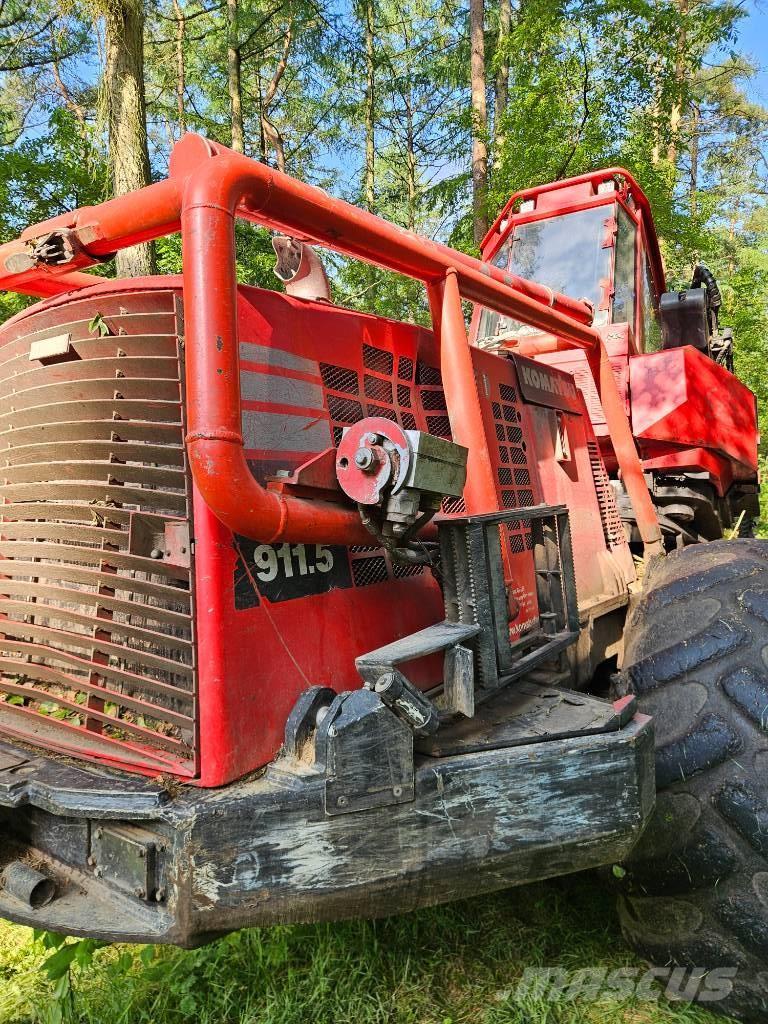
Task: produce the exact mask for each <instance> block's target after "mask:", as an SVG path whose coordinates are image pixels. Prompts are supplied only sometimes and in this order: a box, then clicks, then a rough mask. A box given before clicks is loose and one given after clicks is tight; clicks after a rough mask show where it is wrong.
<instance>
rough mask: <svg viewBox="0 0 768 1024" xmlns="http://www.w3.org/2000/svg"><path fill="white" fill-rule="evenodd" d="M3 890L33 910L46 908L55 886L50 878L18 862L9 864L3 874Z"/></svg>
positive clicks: (53, 893) (53, 894)
mask: <svg viewBox="0 0 768 1024" xmlns="http://www.w3.org/2000/svg"><path fill="white" fill-rule="evenodd" d="M3 888H4V889H5V891H6V892H7V893H8V894H9V895H11V896H13V897H14V899H17V900H19V901H20V902H21V903H26V905H27V906H28V907H31V908H32V909H33V910H39V909H40V908H41V907H47V906H48V904H49V903H50V902H51V900H52V899H53V897H54V896H55V895H56V886H55V885H54V883H53V882H52V881H51V880H50V878H46V877H45V875H41V874H40V872H39V871H35V869H34V868H31V867H30V866H29V864H23V863H22V862H21V861H20V860H16V861H14V862H13V863H12V864H9V865H8V867H7V868H6V869H5V871H4V872H3Z"/></svg>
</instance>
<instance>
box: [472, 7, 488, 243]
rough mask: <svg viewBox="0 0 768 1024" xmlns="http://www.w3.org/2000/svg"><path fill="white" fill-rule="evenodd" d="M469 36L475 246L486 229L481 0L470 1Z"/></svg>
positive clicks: (486, 182)
mask: <svg viewBox="0 0 768 1024" xmlns="http://www.w3.org/2000/svg"><path fill="white" fill-rule="evenodd" d="M469 38H470V44H471V47H472V49H471V57H470V78H471V86H472V222H473V235H474V239H475V245H477V246H479V245H480V242H481V241H482V239H483V237H484V236H485V233H486V232H487V230H488V220H487V216H486V194H487V190H488V146H487V144H486V141H485V140H486V135H487V130H488V114H487V110H486V102H485V10H484V6H483V0H470V4H469Z"/></svg>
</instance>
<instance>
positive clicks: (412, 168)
mask: <svg viewBox="0 0 768 1024" xmlns="http://www.w3.org/2000/svg"><path fill="white" fill-rule="evenodd" d="M405 142H406V173H407V175H408V224H407V227H408V230H409V231H415V230H416V181H417V171H416V139H415V133H414V126H413V90H412V89H411V88H410V87H409V88H408V94H407V96H406V97H405Z"/></svg>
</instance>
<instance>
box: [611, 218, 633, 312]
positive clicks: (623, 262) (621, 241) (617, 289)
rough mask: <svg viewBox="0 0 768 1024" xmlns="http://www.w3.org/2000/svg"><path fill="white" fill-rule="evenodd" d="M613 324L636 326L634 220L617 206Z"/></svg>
mask: <svg viewBox="0 0 768 1024" xmlns="http://www.w3.org/2000/svg"><path fill="white" fill-rule="evenodd" d="M616 218H617V229H616V249H615V260H614V265H613V306H612V308H611V323H614V324H625V323H628V324H629V325H630V326H631V327H634V324H635V232H636V230H637V229H636V227H635V224H634V222H633V221H632V218H631V217H630V216H629V214H628V213H627V212H626V211H625V210H624V209H623V207H621V206H618V205H617V210H616Z"/></svg>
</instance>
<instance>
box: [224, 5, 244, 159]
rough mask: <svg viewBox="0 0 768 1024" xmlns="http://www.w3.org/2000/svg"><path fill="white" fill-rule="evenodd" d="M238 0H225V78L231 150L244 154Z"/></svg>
mask: <svg viewBox="0 0 768 1024" xmlns="http://www.w3.org/2000/svg"><path fill="white" fill-rule="evenodd" d="M238 15H239V4H238V0H227V76H228V87H229V114H230V119H231V121H232V149H234V151H235V152H236V153H244V152H245V132H244V130H243V89H242V81H241V79H242V75H241V68H240V63H241V59H240V45H239V39H238Z"/></svg>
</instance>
